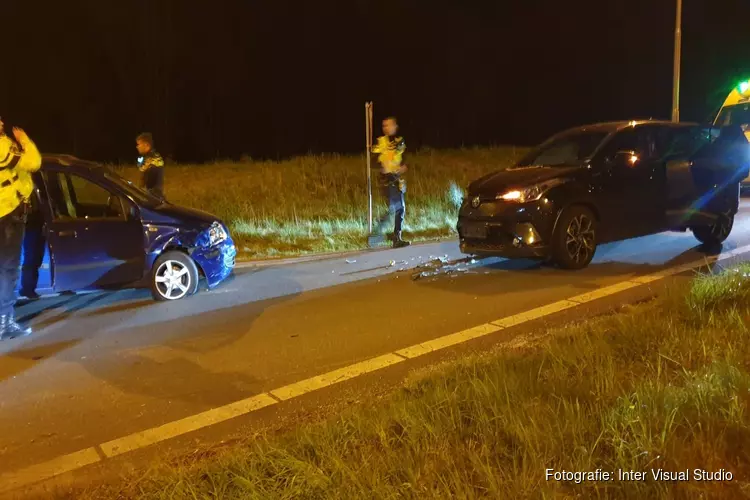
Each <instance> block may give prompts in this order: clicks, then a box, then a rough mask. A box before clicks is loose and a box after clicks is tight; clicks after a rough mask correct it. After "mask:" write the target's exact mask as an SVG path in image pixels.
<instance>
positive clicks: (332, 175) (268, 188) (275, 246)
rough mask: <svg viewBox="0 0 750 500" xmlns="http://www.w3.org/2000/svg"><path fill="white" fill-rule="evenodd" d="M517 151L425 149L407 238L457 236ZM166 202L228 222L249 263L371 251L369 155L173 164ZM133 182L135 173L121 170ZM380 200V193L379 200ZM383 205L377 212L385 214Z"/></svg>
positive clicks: (418, 162)
mask: <svg viewBox="0 0 750 500" xmlns="http://www.w3.org/2000/svg"><path fill="white" fill-rule="evenodd" d="M524 151H525V150H523V149H517V148H514V147H496V148H474V149H461V150H424V151H419V152H417V153H415V154H413V155H411V157H410V160H409V166H410V171H409V173H408V175H407V183H408V187H407V214H406V227H405V232H406V233H407V236H408V237H409V238H412V239H414V240H415V241H419V240H427V239H434V238H439V237H446V236H451V235H453V233H454V228H455V222H456V213H457V209H456V203H457V202H460V199H461V193H462V189H463V188H465V187H466V186H467V185H468V183H469V182H470V181H471V180H474V179H476V178H478V177H480V176H482V175H484V174H486V173H488V172H491V171H493V170H498V169H503V168H506V167H507V166H509V165H511V164H512V163H513V162H514V161H515V160H516V159H517V158H518V157H519V156H520V155H521V154H522V153H523V152H524ZM167 168H168V169H167V172H166V195H167V197H168V198H169V199H170V200H171V201H172V202H174V203H177V204H179V205H184V206H188V207H193V208H198V209H201V210H205V211H208V212H211V213H213V214H215V215H217V216H219V217H221V218H222V219H223V220H224V221H225V222H227V223H228V224H229V226H230V228H231V230H232V233H233V236H234V238H235V239H236V240H237V243H238V248H239V250H240V251H241V252H242V253H243V254H244V256H246V257H255V258H264V257H279V256H290V255H301V254H308V253H317V252H332V251H343V250H356V249H360V248H363V247H364V246H365V244H366V236H367V235H366V232H367V221H366V219H367V190H366V170H365V160H364V157H363V156H360V157H356V156H338V155H333V156H305V157H300V158H293V159H291V160H288V161H282V162H253V161H249V160H248V161H244V162H239V163H234V162H217V163H214V164H209V165H173V166H168V167H167ZM120 173H122V174H123V175H125V176H126V177H128V178H130V179H136V178H137V175H138V173H137V170H135V169H134V168H123V169H120ZM376 194H377V193H376ZM379 201H380V199H379V198H376V199H375V202H376V204H375V205H374V208H375V209H376V210H378V212H383V211H384V207H382V206H381V204H380V203H378V202H379Z"/></svg>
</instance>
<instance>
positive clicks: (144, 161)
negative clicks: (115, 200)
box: [135, 132, 164, 200]
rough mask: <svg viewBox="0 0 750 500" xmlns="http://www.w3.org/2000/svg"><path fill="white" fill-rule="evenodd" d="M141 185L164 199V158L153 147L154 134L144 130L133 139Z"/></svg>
mask: <svg viewBox="0 0 750 500" xmlns="http://www.w3.org/2000/svg"><path fill="white" fill-rule="evenodd" d="M135 147H136V149H137V150H138V154H140V155H141V156H140V157H139V158H138V170H140V171H141V186H142V187H143V188H144V189H145V190H146V191H148V192H149V193H151V194H152V195H153V196H155V197H157V198H159V199H161V200H164V159H163V158H162V157H161V155H160V154H159V153H157V152H156V150H155V149H154V136H153V135H151V134H150V133H148V132H144V133H142V134H141V135H139V136H138V137H136V139H135Z"/></svg>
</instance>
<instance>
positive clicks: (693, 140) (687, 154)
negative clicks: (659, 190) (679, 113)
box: [665, 125, 711, 228]
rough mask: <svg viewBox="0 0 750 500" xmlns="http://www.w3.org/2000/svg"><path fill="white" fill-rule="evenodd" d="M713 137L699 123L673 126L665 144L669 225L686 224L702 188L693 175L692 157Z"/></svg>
mask: <svg viewBox="0 0 750 500" xmlns="http://www.w3.org/2000/svg"><path fill="white" fill-rule="evenodd" d="M710 141H711V133H710V130H707V129H705V128H703V127H700V126H697V125H696V126H693V125H690V126H679V127H674V128H673V129H672V130H671V133H670V136H669V138H668V141H667V144H666V145H665V158H666V169H667V186H666V188H667V195H666V200H667V207H666V210H667V224H668V225H669V227H670V228H678V227H682V226H684V225H685V223H686V221H687V220H688V219H689V216H690V212H691V211H692V210H694V209H696V208H698V207H697V206H693V205H694V204H695V201H696V200H697V199H698V198H699V197H700V192H699V190H698V187H697V186H696V183H695V179H694V177H693V169H692V161H691V160H692V158H693V155H694V154H695V153H696V152H697V151H699V150H701V148H703V147H704V146H705V145H707V144H709V143H710Z"/></svg>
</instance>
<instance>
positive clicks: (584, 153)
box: [516, 130, 609, 167]
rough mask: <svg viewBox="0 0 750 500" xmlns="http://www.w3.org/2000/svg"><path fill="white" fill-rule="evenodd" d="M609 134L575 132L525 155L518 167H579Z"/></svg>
mask: <svg viewBox="0 0 750 500" xmlns="http://www.w3.org/2000/svg"><path fill="white" fill-rule="evenodd" d="M608 135H609V132H602V131H597V132H593V131H581V130H579V131H575V132H570V133H567V134H564V135H561V136H559V137H556V138H552V139H550V140H549V141H547V142H545V143H544V144H542V145H541V146H539V147H538V148H536V149H535V150H533V151H532V152H531V153H529V154H528V155H526V156H525V157H524V158H523V159H521V161H520V162H518V165H516V166H518V167H527V166H545V167H562V166H574V165H580V164H581V163H583V162H584V161H586V160H588V159H589V158H591V156H592V155H593V154H594V152H595V151H596V148H597V147H598V146H599V144H601V143H602V141H603V140H604V139H606V138H607V136H608Z"/></svg>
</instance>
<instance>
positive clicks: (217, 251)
mask: <svg viewBox="0 0 750 500" xmlns="http://www.w3.org/2000/svg"><path fill="white" fill-rule="evenodd" d="M192 257H193V259H194V260H195V262H196V263H197V264H198V265H199V266H200V267H201V269H203V274H205V275H206V283H207V285H208V288H209V289H211V288H214V287H216V285H218V284H219V283H221V282H222V281H224V280H225V279H227V277H229V275H230V274H232V270H233V269H234V266H235V259H236V257H237V248H236V247H235V245H234V241H233V240H232V238H231V237H227V239H226V240H224V241H223V242H221V243H219V244H217V245H214V246H212V247H208V248H200V249H196V250H195V251H194V252H193V254H192Z"/></svg>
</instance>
